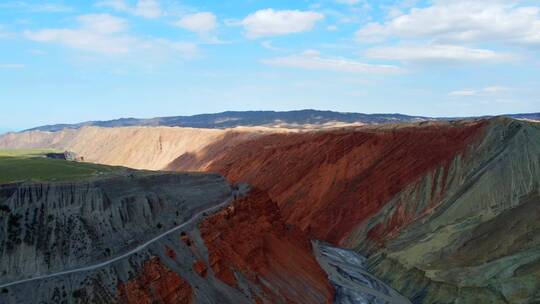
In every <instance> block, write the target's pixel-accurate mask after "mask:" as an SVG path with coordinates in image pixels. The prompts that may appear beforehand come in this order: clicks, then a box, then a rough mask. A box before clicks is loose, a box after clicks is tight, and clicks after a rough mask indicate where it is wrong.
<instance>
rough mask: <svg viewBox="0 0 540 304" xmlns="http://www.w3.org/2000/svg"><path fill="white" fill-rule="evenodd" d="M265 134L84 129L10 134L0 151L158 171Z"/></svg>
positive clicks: (2, 140) (1, 139) (0, 141)
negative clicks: (51, 153) (49, 152)
mask: <svg viewBox="0 0 540 304" xmlns="http://www.w3.org/2000/svg"><path fill="white" fill-rule="evenodd" d="M266 132H269V131H265V130H260V129H249V128H247V129H235V130H217V129H192V128H171V127H125V128H98V127H84V128H82V129H78V130H62V131H58V132H43V131H28V132H21V133H10V134H6V135H4V136H0V148H4V149H6V148H7V149H36V148H41V149H43V148H47V149H60V150H69V151H72V152H75V153H77V155H79V156H81V157H83V158H84V161H86V162H94V163H100V164H107V165H115V166H126V167H131V168H136V169H150V170H160V169H164V168H165V167H167V165H168V164H169V163H170V162H172V161H173V160H175V159H176V158H177V157H179V156H180V155H185V154H190V155H197V154H198V153H199V151H201V150H203V149H204V148H205V147H207V146H208V145H210V144H212V143H214V142H217V141H221V142H224V143H227V145H229V144H234V143H235V142H238V141H242V140H244V139H247V138H251V137H254V136H257V135H258V134H262V133H266ZM272 132H275V130H274V131H272Z"/></svg>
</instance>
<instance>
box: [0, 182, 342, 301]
mask: <svg viewBox="0 0 540 304" xmlns="http://www.w3.org/2000/svg"><path fill="white" fill-rule="evenodd" d="M245 191H247V190H246V188H245V186H230V185H229V184H228V183H227V182H226V181H225V179H224V178H223V177H221V176H219V175H216V174H202V173H191V174H176V173H167V174H163V173H160V174H157V173H156V174H149V173H144V174H142V173H141V174H137V173H133V174H130V175H126V176H116V177H113V178H108V179H103V180H93V181H87V182H77V183H23V184H9V185H0V242H1V247H0V248H2V250H1V254H2V257H1V261H0V267H1V268H0V271H1V273H2V276H1V279H0V290H1V292H0V303H58V302H61V303H89V302H91V303H94V302H95V303H145V304H146V303H148V304H150V303H235V304H236V303H255V302H258V301H261V302H262V303H290V302H291V301H292V302H295V303H329V302H331V300H332V292H333V289H332V286H331V285H330V283H329V282H328V279H327V277H326V275H325V273H324V271H323V270H322V269H321V268H320V266H319V264H318V263H317V261H316V260H315V258H314V256H313V252H312V248H311V244H310V242H309V239H308V238H307V237H306V235H305V234H303V233H301V232H300V231H298V230H294V229H292V228H290V227H287V226H286V225H285V224H284V222H283V221H282V220H281V217H280V215H279V211H278V210H277V208H276V205H275V203H273V202H272V201H270V200H269V199H268V197H267V196H265V195H264V194H263V193H262V192H257V191H253V192H250V194H249V195H248V197H247V198H238V197H239V196H240V197H241V196H242V195H244V193H245ZM234 199H236V200H235V201H234V203H233V204H232V205H231V206H230V207H228V208H227V209H225V210H223V211H219V210H220V209H221V208H223V207H224V206H226V204H227V202H230V201H233V200H234ZM216 211H219V212H218V213H216V214H213V212H216ZM205 217H207V218H206V219H204V220H203V218H205ZM201 221H202V222H201ZM199 225H200V227H201V230H200V231H199ZM29 261H32V262H29ZM38 286H39V288H37V287H38Z"/></svg>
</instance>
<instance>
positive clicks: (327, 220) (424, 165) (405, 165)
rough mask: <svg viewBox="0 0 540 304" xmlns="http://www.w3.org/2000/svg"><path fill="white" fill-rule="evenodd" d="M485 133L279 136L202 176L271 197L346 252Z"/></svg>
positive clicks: (463, 127) (454, 128) (432, 129)
mask: <svg viewBox="0 0 540 304" xmlns="http://www.w3.org/2000/svg"><path fill="white" fill-rule="evenodd" d="M484 126H485V122H482V121H479V122H470V123H460V124H455V125H451V124H434V125H429V126H426V127H422V126H411V127H397V128H382V129H365V128H363V129H358V130H348V129H347V130H343V131H332V132H311V133H299V134H272V135H268V136H264V137H259V138H256V139H254V140H251V141H246V142H243V143H240V144H239V145H236V146H235V147H233V148H232V149H229V150H227V151H226V152H225V153H224V154H222V155H220V156H219V157H217V158H216V159H214V161H213V162H212V163H211V164H210V165H209V166H207V167H205V168H202V169H203V170H208V171H215V172H219V173H221V174H223V175H225V176H226V177H227V178H228V179H229V180H231V181H233V182H236V181H244V182H248V183H250V184H252V185H254V186H255V187H260V188H261V189H264V190H266V191H268V193H269V195H270V197H271V198H272V199H274V200H275V201H276V202H277V203H278V205H279V207H280V209H281V210H282V213H283V215H284V216H285V218H286V220H287V222H288V223H290V224H293V225H295V226H297V227H300V228H301V229H302V230H305V231H308V232H309V233H311V235H312V236H313V237H315V238H316V239H319V240H325V241H329V242H332V243H335V244H345V243H346V239H347V237H349V236H350V235H351V234H352V233H353V232H354V231H355V229H357V227H358V226H359V225H362V224H363V223H364V222H365V221H366V220H367V219H369V218H370V217H371V216H373V215H374V214H375V213H376V212H378V211H379V210H380V209H381V208H383V207H384V206H385V204H386V203H387V202H388V201H389V200H390V199H392V198H393V197H394V196H395V195H397V194H398V193H399V192H400V191H401V190H402V189H404V188H405V187H407V186H408V185H410V184H412V183H414V182H415V181H416V180H418V179H419V178H421V177H423V176H424V175H426V174H428V173H430V172H431V171H433V170H437V169H440V168H442V172H443V173H442V174H441V177H442V178H445V176H444V175H445V174H447V173H445V172H446V171H447V168H448V166H449V165H450V163H451V162H452V160H453V159H454V158H455V157H456V156H457V155H459V154H461V153H464V152H465V150H466V147H467V146H468V145H469V144H470V143H471V142H473V141H474V140H475V139H477V138H479V137H481V136H482V135H483V133H484ZM445 168H446V169H445ZM180 169H183V168H180ZM426 208H428V206H424V209H426Z"/></svg>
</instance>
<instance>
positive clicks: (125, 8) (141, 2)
mask: <svg viewBox="0 0 540 304" xmlns="http://www.w3.org/2000/svg"><path fill="white" fill-rule="evenodd" d="M96 5H97V6H98V7H109V8H112V9H115V10H117V11H121V12H125V13H129V14H133V15H135V16H139V17H143V18H147V19H155V18H159V17H161V16H162V15H163V11H162V9H161V6H160V4H159V1H157V0H138V1H137V3H136V4H135V6H132V5H130V4H128V3H127V2H126V1H125V0H104V1H99V2H98V3H97V4H96Z"/></svg>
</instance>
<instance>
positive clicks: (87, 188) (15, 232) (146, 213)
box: [0, 174, 231, 281]
mask: <svg viewBox="0 0 540 304" xmlns="http://www.w3.org/2000/svg"><path fill="white" fill-rule="evenodd" d="M230 195H231V188H230V187H229V185H228V184H227V183H226V182H225V181H224V180H223V178H222V177H220V176H218V175H207V174H191V175H189V174H160V175H149V176H124V177H115V178H110V179H105V180H97V181H93V182H79V183H35V184H34V183H30V184H11V185H1V186H0V206H2V211H0V227H1V228H0V245H1V246H0V248H1V250H0V255H1V258H0V272H1V273H2V281H10V280H17V279H22V278H24V277H25V276H26V275H28V274H33V273H48V272H54V271H60V270H64V269H66V268H76V267H77V266H81V265H85V264H88V263H91V262H95V261H99V260H103V259H107V258H108V257H111V256H115V255H118V254H119V253H121V252H124V251H126V250H128V249H130V248H132V247H133V246H136V245H138V244H139V243H140V242H141V240H144V239H146V238H148V237H149V236H152V235H157V234H159V233H160V232H163V231H166V230H167V229H169V228H171V227H174V226H176V225H178V224H180V223H182V222H184V221H186V220H187V219H189V218H191V217H192V216H193V215H194V214H195V213H196V212H198V211H200V210H203V209H206V208H208V207H211V206H212V205H214V204H217V203H220V202H222V201H224V200H225V199H226V198H227V197H228V196H230ZM28 261H33V262H32V263H28Z"/></svg>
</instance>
